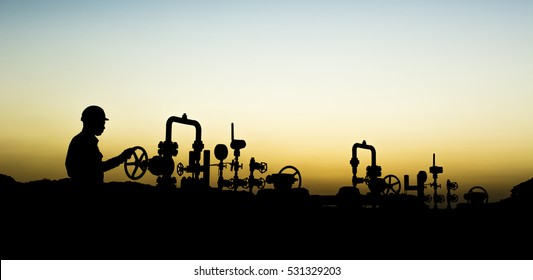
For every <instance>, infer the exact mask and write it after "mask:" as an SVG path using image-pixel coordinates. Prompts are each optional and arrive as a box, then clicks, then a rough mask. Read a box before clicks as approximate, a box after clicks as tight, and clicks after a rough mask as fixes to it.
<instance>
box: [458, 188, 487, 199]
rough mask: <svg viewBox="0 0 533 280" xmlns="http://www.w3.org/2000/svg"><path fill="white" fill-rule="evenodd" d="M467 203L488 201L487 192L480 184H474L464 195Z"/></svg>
mask: <svg viewBox="0 0 533 280" xmlns="http://www.w3.org/2000/svg"><path fill="white" fill-rule="evenodd" d="M464 197H465V199H466V201H467V202H468V203H488V202H489V193H488V192H487V190H486V189H485V188H483V187H481V186H475V187H472V188H470V190H469V191H468V193H466V194H465V195H464Z"/></svg>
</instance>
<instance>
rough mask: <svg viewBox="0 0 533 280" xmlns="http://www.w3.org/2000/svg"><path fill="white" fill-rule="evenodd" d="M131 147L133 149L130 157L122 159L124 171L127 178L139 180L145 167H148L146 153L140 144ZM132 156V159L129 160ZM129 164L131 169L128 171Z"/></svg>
mask: <svg viewBox="0 0 533 280" xmlns="http://www.w3.org/2000/svg"><path fill="white" fill-rule="evenodd" d="M133 148H134V151H133V155H132V157H130V158H129V159H126V160H125V161H124V171H125V172H126V176H128V178H130V179H132V180H139V179H140V178H141V177H142V176H143V175H144V173H145V172H146V169H148V154H147V153H146V150H145V149H144V148H143V147H141V146H135V147H133ZM132 158H133V161H130V159H132ZM131 166H133V170H132V171H131V172H130V171H129V169H128V168H129V167H131Z"/></svg>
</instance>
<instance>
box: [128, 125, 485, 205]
mask: <svg viewBox="0 0 533 280" xmlns="http://www.w3.org/2000/svg"><path fill="white" fill-rule="evenodd" d="M174 123H179V124H183V125H191V126H194V127H195V129H196V135H195V136H196V137H195V140H194V143H193V144H192V150H191V151H189V160H188V162H187V164H186V165H185V164H183V163H181V162H180V163H178V164H177V165H176V164H175V162H174V159H173V157H175V156H177V155H178V143H177V142H174V141H173V138H172V125H173V124H174ZM229 146H230V148H231V149H232V150H233V158H232V160H231V162H227V161H226V159H227V157H228V154H229V150H228V147H227V146H226V145H225V144H217V145H216V146H215V148H214V154H215V158H216V159H217V160H218V163H214V164H211V161H210V160H211V155H210V150H204V144H203V142H202V128H201V125H200V123H199V122H198V121H195V120H191V119H189V118H188V117H187V115H186V114H183V116H182V117H175V116H172V117H170V118H168V120H167V122H166V136H165V140H164V141H161V142H159V145H158V155H157V156H154V157H152V158H151V159H149V158H148V155H147V153H146V150H145V149H144V148H142V147H140V146H137V147H136V150H135V154H134V156H133V158H132V159H130V160H127V161H126V162H125V163H124V169H125V172H126V175H127V176H128V177H129V178H130V179H132V180H138V179H140V178H141V177H142V176H143V175H144V174H145V172H146V170H148V171H150V173H152V174H153V175H155V176H158V177H157V187H158V188H160V189H175V188H177V179H176V177H174V176H173V174H174V171H175V172H176V174H177V175H178V176H181V177H182V178H181V183H180V188H182V189H191V190H202V189H203V190H209V189H218V190H221V191H222V190H225V189H229V190H232V191H235V192H236V191H238V190H240V189H244V190H247V191H248V192H249V193H252V194H253V193H254V190H256V191H255V192H256V194H257V196H259V197H265V196H273V195H272V194H269V193H270V192H272V191H274V193H275V194H276V195H278V196H279V195H288V194H286V193H289V192H291V190H292V192H299V196H300V197H302V196H304V197H305V196H306V195H307V196H310V195H309V192H308V191H307V190H306V189H305V188H302V175H301V174H300V171H299V170H298V169H297V168H296V167H294V166H291V165H287V166H285V167H283V168H282V169H281V170H280V171H279V172H278V173H274V174H270V175H267V176H266V178H262V177H258V176H257V174H256V173H255V172H256V171H258V172H259V173H260V174H264V173H265V172H267V170H268V164H267V163H266V162H259V161H256V159H255V157H251V158H250V161H249V165H248V166H249V175H248V177H243V175H242V170H243V163H242V159H241V158H240V157H241V150H242V149H244V148H246V141H245V140H242V139H235V133H234V124H233V123H232V124H231V142H230V145H229ZM360 149H363V150H369V151H370V153H371V162H370V165H369V166H367V167H366V173H365V174H364V176H361V175H360V173H358V167H359V164H360V160H359V158H358V154H357V152H358V150H360ZM350 165H351V167H352V185H351V186H343V187H340V188H339V190H338V193H337V194H336V195H335V196H334V197H327V196H313V198H314V199H315V202H316V203H315V204H314V205H317V204H318V205H322V206H324V205H331V206H339V207H349V208H377V207H390V206H405V205H408V206H409V207H422V208H428V207H429V204H431V203H432V204H433V208H434V209H438V208H439V205H440V204H443V203H444V202H447V206H446V208H447V209H452V205H453V204H456V203H458V201H459V196H458V195H457V194H455V193H454V192H455V191H457V189H458V188H459V185H458V184H457V183H456V182H452V181H450V180H449V179H448V180H447V182H446V190H447V192H446V195H444V194H440V193H439V189H440V188H441V185H440V184H439V183H438V179H439V174H442V173H443V172H444V168H443V167H442V166H437V165H436V162H435V154H433V165H432V166H430V167H429V173H431V174H432V177H433V180H432V181H431V182H429V183H427V180H428V174H427V173H426V172H425V171H423V170H421V171H419V172H418V174H417V176H416V184H414V185H412V184H411V182H410V180H409V175H404V180H403V191H402V182H400V179H399V178H398V177H397V176H396V175H393V174H388V175H386V176H384V177H381V176H382V168H381V166H379V165H377V155H376V149H375V147H374V146H372V145H369V144H367V143H366V141H363V142H362V143H355V144H354V145H353V146H352V158H351V160H350ZM228 166H229V167H230V171H231V172H232V173H233V174H232V176H230V177H229V178H225V177H224V169H226V168H227V167H228ZM211 167H217V168H218V179H217V187H216V188H211V185H210V168H211ZM287 171H288V173H287ZM295 183H297V187H294V185H295ZM267 184H272V185H273V188H272V189H269V188H265V187H266V185H267ZM360 187H363V188H368V193H367V194H362V192H361V189H360ZM301 188H302V189H304V191H303V192H302V191H301V190H296V191H294V189H301ZM426 189H432V193H430V194H426ZM412 192H415V194H414V195H413V194H412ZM464 199H465V201H466V202H467V204H470V205H472V206H479V205H482V204H487V203H488V193H487V191H486V190H485V189H483V188H482V187H480V186H475V187H473V188H471V189H470V190H469V191H468V192H467V193H466V194H465V195H464Z"/></svg>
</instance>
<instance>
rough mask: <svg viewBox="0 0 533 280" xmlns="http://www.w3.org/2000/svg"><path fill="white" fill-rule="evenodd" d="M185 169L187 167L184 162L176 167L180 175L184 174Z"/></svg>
mask: <svg viewBox="0 0 533 280" xmlns="http://www.w3.org/2000/svg"><path fill="white" fill-rule="evenodd" d="M184 171H185V167H184V166H183V163H181V162H180V163H178V166H177V167H176V173H178V176H181V175H183V172H184Z"/></svg>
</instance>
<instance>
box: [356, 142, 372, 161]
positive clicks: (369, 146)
mask: <svg viewBox="0 0 533 280" xmlns="http://www.w3.org/2000/svg"><path fill="white" fill-rule="evenodd" d="M358 148H359V149H365V150H370V153H371V156H372V166H375V165H376V149H375V148H374V147H373V146H372V145H367V144H366V143H365V142H364V141H363V143H362V144H361V143H355V144H353V146H352V158H357V149H358Z"/></svg>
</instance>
